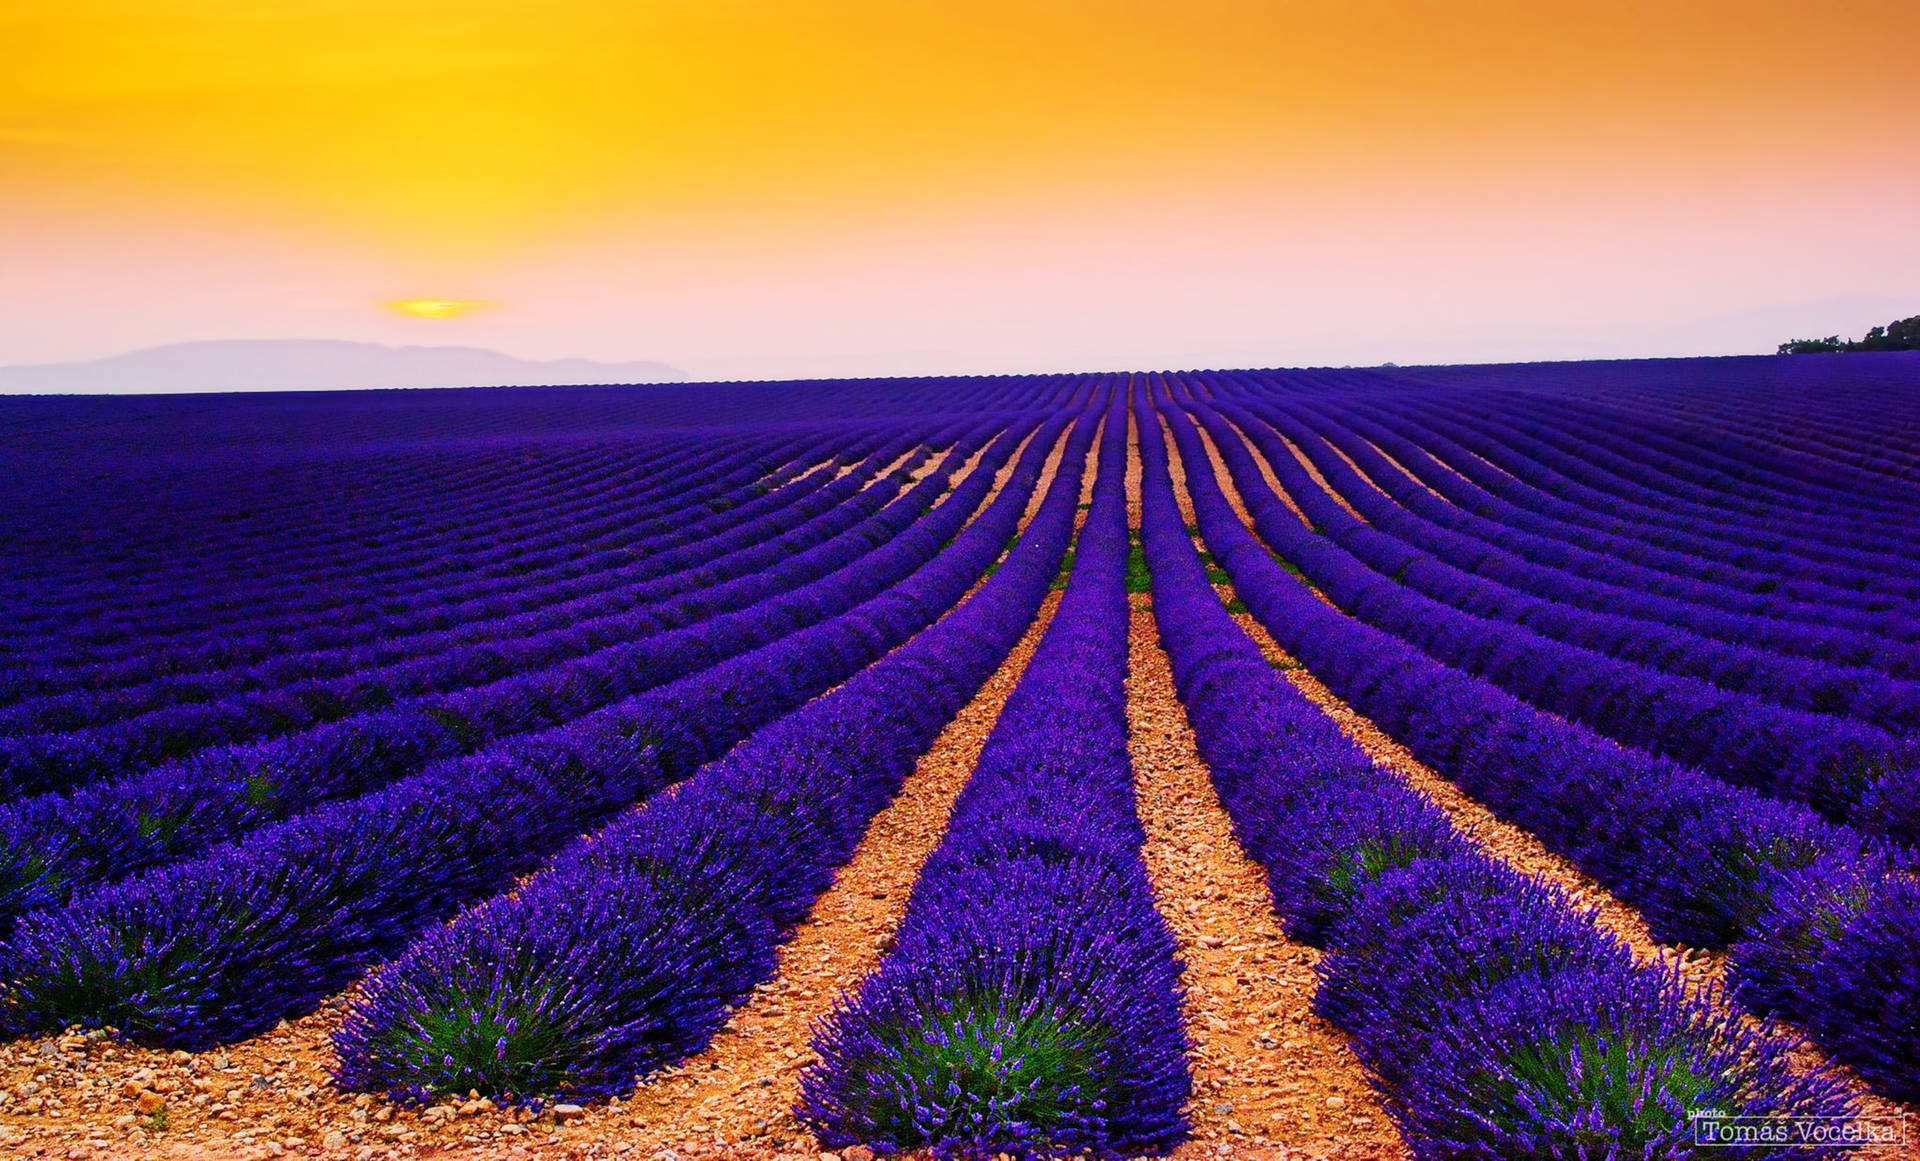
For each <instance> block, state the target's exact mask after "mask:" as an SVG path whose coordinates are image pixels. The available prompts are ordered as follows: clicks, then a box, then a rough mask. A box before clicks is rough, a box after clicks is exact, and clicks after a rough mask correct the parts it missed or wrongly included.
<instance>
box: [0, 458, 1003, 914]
mask: <svg viewBox="0 0 1920 1161" xmlns="http://www.w3.org/2000/svg"><path fill="white" fill-rule="evenodd" d="M1021 434H1022V433H1021V432H1020V430H1019V429H1016V430H1015V431H1014V432H1011V433H1008V434H1007V435H1005V436H1003V437H1002V438H1001V439H1000V440H999V441H998V442H997V443H996V444H995V446H994V447H993V448H992V449H990V450H989V451H988V452H987V453H986V456H985V457H984V462H983V464H982V467H981V469H980V470H979V471H976V472H975V473H974V474H973V475H972V476H970V477H969V478H968V480H967V481H966V482H965V483H963V484H962V485H961V486H960V487H959V488H958V489H957V490H956V491H955V492H954V494H953V495H952V496H951V497H949V498H948V499H947V501H946V502H945V503H944V504H942V505H941V506H940V507H939V508H937V509H934V510H933V511H932V513H931V514H928V509H929V507H930V506H931V505H932V503H933V500H934V498H935V497H936V496H938V495H939V493H940V492H941V491H942V490H944V488H945V487H946V482H947V478H948V475H949V473H950V472H951V471H953V470H954V469H956V468H957V467H958V466H959V464H960V463H961V462H962V461H964V459H965V458H966V453H965V452H964V451H961V450H956V451H955V452H954V453H953V454H952V455H950V456H949V457H948V460H947V461H946V462H945V463H944V464H943V465H942V467H941V470H939V471H938V472H936V473H935V474H933V475H931V476H929V477H928V478H927V479H925V480H923V481H922V482H921V483H920V484H919V485H917V486H916V487H915V489H914V490H913V491H912V492H910V493H908V494H907V495H906V496H904V497H902V498H900V499H899V500H897V501H895V502H894V503H893V504H891V505H889V506H888V508H887V509H885V510H883V511H882V512H881V513H880V514H878V515H877V516H874V517H870V518H869V519H867V520H865V521H863V522H861V523H860V524H858V525H856V526H855V527H854V528H852V529H850V530H847V531H845V532H843V533H841V534H840V535H838V536H835V537H833V538H832V539H829V540H825V541H823V542H822V543H820V544H818V545H816V546H815V547H814V548H812V549H810V550H807V551H804V552H799V553H797V554H795V555H792V556H788V557H785V558H783V559H781V561H780V563H779V564H778V565H776V566H775V567H773V568H771V569H769V570H766V571H764V572H761V573H757V574H750V575H746V576H742V577H739V578H737V579H736V580H734V581H733V582H730V583H728V584H725V585H721V586H718V587H717V588H715V589H712V590H709V591H708V592H705V593H698V594H694V595H692V596H690V597H689V598H687V599H685V600H683V601H680V602H675V603H673V604H669V605H664V606H651V607H647V608H643V609H640V610H638V611H636V612H635V613H634V614H631V615H630V616H629V618H628V620H627V622H626V625H625V629H624V632H623V635H624V636H626V637H628V638H631V639H630V640H628V641H626V642H625V643H623V644H621V645H617V646H613V647H610V648H607V649H603V650H599V651H597V652H595V653H593V654H590V655H588V656H587V657H585V658H582V659H579V660H577V661H575V662H572V663H569V664H565V665H561V666H557V667H554V668H552V669H549V670H546V671H539V670H535V671H531V672H526V673H517V674H515V675H514V676H512V677H509V678H506V679H503V680H501V681H499V682H495V683H492V684H490V685H487V686H481V687H478V688H476V689H474V690H470V691H467V692H465V693H463V694H458V695H447V696H441V697H433V698H422V699H417V700H416V701H415V702H413V703H412V704H408V705H403V706H400V707H396V708H393V709H389V710H386V711H383V712H381V713H378V714H371V715H365V716H362V717H360V718H354V719H349V720H347V721H344V722H341V723H338V724H336V725H332V726H327V727H322V728H320V729H318V730H313V731H308V732H306V733H304V734H300V735H295V736H292V737H290V738H287V739H284V740H281V741H279V742H273V743H261V744H255V745H251V746H241V747H232V748H227V749H224V750H215V751H210V752H208V753H205V754H202V755H199V756H196V757H195V758H192V759H188V760H186V761H184V762H180V763H175V764H170V765H166V766H161V767H157V768H155V769H153V770H150V771H148V772H146V773H144V774H142V775H138V776H135V777H132V778H126V779H121V780H117V781H112V782H106V783H102V784H98V785H94V786H90V787H87V788H85V789H83V790H81V791H79V792H78V793H75V794H73V795H71V796H69V797H62V796H57V795H50V796H45V797H42V798H38V799H32V800H28V801H25V802H20V803H16V804H13V805H12V806H10V807H7V808H4V809H0V928H3V927H4V926H5V925H6V924H7V923H10V922H11V920H12V919H14V918H15V917H17V916H18V915H20V914H22V913H23V912H26V911H29V910H33V909H37V908H42V907H48V906H53V905H56V904H58V903H60V902H62V901H64V900H65V899H66V898H68V897H69V896H70V895H72V894H73V893H74V892H75V891H77V890H79V889H81V888H84V887H85V886H87V885H89V884H92V883H96V882H99V881H101V880H103V879H112V878H118V877H121V876H124V875H127V874H130V873H132V872H135V871H138V870H143V869H145V868H148V867H151V866H154V865H156V864H158V863H162V862H166V861H170V860H172V859H177V858H180V857H182V856H185V855H189V854H192V853H194V852H196V851H199V850H203V849H205V848H206V847H208V846H210V845H212V844H214V843H216V842H220V841H223V840H226V839H230V838H232V837H234V836H235V835H239V834H243V833H245V832H247V831H249V830H252V829H254V828H256V827H259V826H261V825H264V824H266V823H268V822H271V821H273V820H275V819H280V818H286V817H289V816H291V815H293V814H296V813H298V812H299V811H302V810H306V809H309V808H311V807H312V806H313V805H315V804H316V803H319V802H324V801H328V800H331V799H337V798H343V797H351V796H353V795H357V794H362V793H365V792H367V791H368V790H371V789H373V788H374V787H377V786H380V785H383V784H385V783H387V782H390V781H392V780H394V779H396V778H400V777H403V776H405V775H408V774H410V773H412V772H414V771H417V770H419V769H421V768H422V767H424V766H426V765H428V764H429V763H432V762H435V761H439V760H445V759H449V758H452V757H455V756H457V755H460V754H464V753H468V752H471V751H474V750H477V749H480V748H482V747H484V746H486V745H488V744H491V743H493V742H495V741H496V740H497V739H499V738H502V737H505V736H508V735H512V734H515V733H521V732H525V731H528V730H534V729H539V728H543V727H550V726H555V725H559V724H562V723H564V722H566V721H567V720H568V719H570V718H574V717H577V716H580V715H583V714H586V713H589V712H591V711H593V710H594V709H596V708H597V707H599V706H603V705H606V704H608V703H611V702H616V701H618V700H621V699H625V698H630V697H632V696H633V695H635V694H638V693H640V692H641V691H643V690H646V689H648V688H651V687H654V686H657V685H661V684H664V683H666V682H669V681H672V680H675V679H677V678H680V677H683V676H685V675H686V674H688V673H691V672H694V671H696V670H699V669H702V668H705V667H708V666H711V665H713V664H715V663H717V662H719V661H721V660H723V659H725V658H728V657H732V656H736V655H738V654H740V653H742V652H745V651H748V650H751V649H755V648H758V647H760V646H762V645H764V644H766V643H768V642H770V641H772V640H775V639H776V638H778V637H779V636H780V635H781V634H783V633H787V632H790V631H793V630H795V629H799V628H802V627H804V626H807V625H810V624H814V623H817V622H819V621H821V620H822V619H824V618H827V617H830V616H834V615H836V614H839V613H841V612H843V611H844V610H845V609H847V608H848V607H850V606H852V605H854V604H856V603H858V602H860V601H863V600H866V599H868V598H870V597H871V596H873V595H874V594H875V593H877V592H879V591H881V590H882V589H884V588H886V587H887V586H888V585H891V584H893V583H895V582H897V581H898V580H900V579H901V578H903V577H905V576H907V575H909V574H911V573H912V572H913V571H914V570H915V569H917V568H919V567H920V566H921V565H922V564H924V563H925V561H926V559H927V558H928V557H929V556H930V555H931V553H932V552H933V547H932V546H933V545H935V544H937V543H938V542H939V540H938V539H933V540H929V537H930V536H931V537H938V538H940V539H944V538H945V537H949V536H952V535H954V534H955V533H957V532H958V531H959V529H960V527H961V526H962V524H963V523H964V522H965V521H966V519H967V518H968V516H970V515H971V514H972V512H973V510H974V509H975V508H976V507H977V506H978V505H979V503H980V502H981V500H982V499H983V498H984V497H985V495H986V492H987V490H988V488H989V487H990V486H991V482H992V479H993V473H994V471H995V469H996V468H997V466H998V465H999V464H1001V463H1004V462H1005V461H1006V459H1007V458H1008V457H1009V456H1010V455H1011V454H1012V451H1013V449H1014V446H1015V445H1016V444H1017V443H1018V441H1019V438H1020V435H1021ZM916 525H924V527H925V529H927V530H929V531H928V532H927V534H926V535H916V536H909V537H904V538H902V539H899V540H895V539H894V538H896V537H900V536H901V534H902V533H903V532H905V531H906V530H908V529H910V528H914V527H915V526H916ZM876 546H877V547H876ZM727 610H736V611H727ZM675 626H678V627H675Z"/></svg>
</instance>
